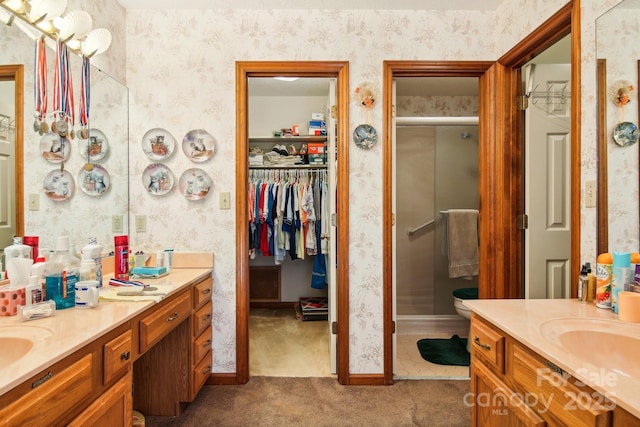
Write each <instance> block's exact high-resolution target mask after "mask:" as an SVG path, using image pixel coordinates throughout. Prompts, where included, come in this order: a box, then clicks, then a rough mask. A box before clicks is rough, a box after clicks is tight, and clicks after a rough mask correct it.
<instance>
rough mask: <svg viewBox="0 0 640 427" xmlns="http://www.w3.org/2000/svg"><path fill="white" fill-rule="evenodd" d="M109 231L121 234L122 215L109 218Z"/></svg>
mask: <svg viewBox="0 0 640 427" xmlns="http://www.w3.org/2000/svg"><path fill="white" fill-rule="evenodd" d="M111 231H112V232H114V233H122V215H113V216H112V217H111Z"/></svg>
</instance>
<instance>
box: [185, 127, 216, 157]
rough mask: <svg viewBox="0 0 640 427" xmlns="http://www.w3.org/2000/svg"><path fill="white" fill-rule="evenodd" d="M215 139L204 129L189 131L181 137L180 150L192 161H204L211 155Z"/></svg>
mask: <svg viewBox="0 0 640 427" xmlns="http://www.w3.org/2000/svg"><path fill="white" fill-rule="evenodd" d="M214 146H215V139H214V138H213V136H211V134H209V132H207V131H206V130H204V129H194V130H192V131H189V132H188V133H187V134H186V135H185V136H184V138H182V151H184V154H186V156H187V157H188V158H190V159H191V161H193V162H204V161H206V160H208V159H209V157H211V155H212V154H213V150H214Z"/></svg>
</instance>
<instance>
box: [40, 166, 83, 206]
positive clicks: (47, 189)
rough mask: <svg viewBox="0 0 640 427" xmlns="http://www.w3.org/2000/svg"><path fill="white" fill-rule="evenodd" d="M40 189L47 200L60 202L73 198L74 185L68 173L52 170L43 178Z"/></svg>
mask: <svg viewBox="0 0 640 427" xmlns="http://www.w3.org/2000/svg"><path fill="white" fill-rule="evenodd" d="M42 188H43V189H44V194H46V195H47V197H48V198H50V199H51V200H54V201H56V202H61V201H64V200H67V199H69V198H71V197H72V196H73V193H74V191H75V189H76V184H75V182H73V176H71V174H70V173H69V172H67V171H60V169H54V170H52V171H51V172H49V173H48V174H47V176H45V177H44V182H43V186H42Z"/></svg>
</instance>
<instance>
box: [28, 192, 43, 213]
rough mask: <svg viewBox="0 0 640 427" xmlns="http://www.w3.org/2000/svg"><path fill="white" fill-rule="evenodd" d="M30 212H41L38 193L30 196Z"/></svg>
mask: <svg viewBox="0 0 640 427" xmlns="http://www.w3.org/2000/svg"><path fill="white" fill-rule="evenodd" d="M29 210H30V211H39V210H40V194H38V193H30V194H29Z"/></svg>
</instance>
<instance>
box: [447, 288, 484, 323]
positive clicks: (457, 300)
mask: <svg viewBox="0 0 640 427" xmlns="http://www.w3.org/2000/svg"><path fill="white" fill-rule="evenodd" d="M470 299H478V288H460V289H456V290H455V291H453V305H454V307H455V308H456V312H457V313H458V314H459V315H460V316H462V317H464V318H465V319H471V310H469V308H468V307H467V306H466V305H464V300H470Z"/></svg>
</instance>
